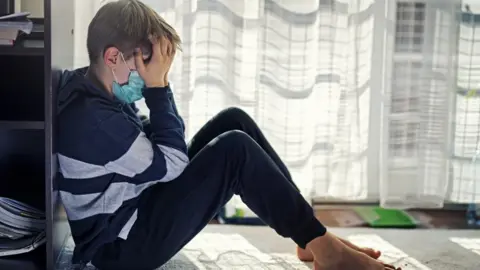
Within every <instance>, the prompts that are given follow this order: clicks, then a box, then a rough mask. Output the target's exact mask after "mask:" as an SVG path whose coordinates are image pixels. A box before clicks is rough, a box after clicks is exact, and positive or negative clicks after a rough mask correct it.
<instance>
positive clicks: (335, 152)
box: [75, 0, 480, 208]
mask: <svg viewBox="0 0 480 270" xmlns="http://www.w3.org/2000/svg"><path fill="white" fill-rule="evenodd" d="M103 2H105V1H100V0H89V1H80V0H77V5H78V7H77V10H79V12H82V15H81V16H76V17H77V18H80V17H81V21H80V19H77V23H76V29H75V32H76V36H75V37H76V44H75V45H76V49H75V60H76V61H75V63H76V65H77V66H82V65H87V64H88V57H87V55H86V52H85V49H84V47H85V38H86V29H87V24H86V23H85V22H86V21H89V20H90V19H91V18H92V17H93V14H94V12H95V11H96V10H97V9H98V8H99V7H100V6H101V4H102V3H103ZM143 2H145V3H147V4H149V5H150V6H152V7H153V8H154V9H155V10H156V11H157V12H159V14H160V15H161V16H162V17H164V18H165V19H166V20H167V21H168V22H169V23H170V24H172V25H173V26H174V27H175V29H177V31H178V32H179V33H180V35H181V37H182V38H183V52H181V53H179V54H178V55H177V57H176V59H175V63H174V65H173V68H172V69H173V70H172V71H171V77H170V79H171V81H172V84H173V88H174V94H175V97H176V102H177V105H178V107H179V111H180V113H181V115H182V116H183V117H184V120H185V122H186V127H187V137H188V138H189V139H190V138H191V137H192V136H193V135H194V134H195V132H196V131H197V130H198V129H199V128H200V127H201V126H202V125H203V124H204V123H205V122H206V121H208V119H210V118H211V117H212V116H214V115H215V114H216V113H218V112H219V111H220V110H222V109H224V108H226V107H230V106H237V107H240V108H242V109H244V110H245V111H246V112H248V113H249V114H250V115H251V116H252V117H253V118H254V119H255V120H256V121H257V123H258V124H259V125H260V127H261V128H262V130H263V131H264V133H265V135H266V136H267V138H268V139H269V140H270V141H271V143H272V145H273V146H274V148H275V149H276V150H277V151H278V153H279V155H280V156H281V157H282V158H283V159H284V160H285V162H286V163H287V165H288V167H289V168H290V170H291V171H292V175H293V178H294V180H295V181H296V183H297V184H298V185H299V187H300V189H301V191H302V193H303V194H304V195H305V196H306V197H308V198H316V199H321V200H351V201H366V200H367V201H378V200H380V202H381V203H382V205H384V206H388V207H398V208H408V207H441V206H442V205H443V202H444V200H445V199H448V200H453V201H456V202H465V201H472V200H477V201H479V202H480V184H478V185H477V190H474V189H473V187H474V183H475V182H478V181H479V178H480V177H478V176H477V179H474V176H473V175H472V174H471V171H472V170H470V169H469V167H471V164H470V163H469V160H471V157H472V153H473V151H474V150H475V146H476V145H475V144H474V143H473V141H474V140H475V139H474V138H478V136H479V135H478V134H479V132H480V130H478V129H473V130H470V129H472V128H474V126H477V125H476V124H477V123H478V122H479V117H478V115H479V114H480V105H479V104H480V103H479V101H478V98H473V99H471V100H470V101H468V102H467V101H465V100H464V98H463V96H462V95H461V93H459V94H457V95H456V94H454V92H455V91H454V89H455V88H456V84H457V83H458V85H459V86H460V88H462V87H464V88H465V89H467V88H469V87H476V85H475V86H473V84H474V83H476V81H475V75H474V74H473V71H464V69H465V70H470V69H471V68H472V67H473V66H474V64H472V62H471V61H470V62H469V59H475V57H474V54H475V51H474V50H473V49H472V48H473V45H472V41H469V42H470V43H468V42H466V41H463V43H462V41H461V40H462V39H469V38H470V39H472V35H473V34H472V31H474V30H473V29H474V27H472V24H467V23H463V24H460V30H459V23H458V21H457V15H456V14H458V11H459V9H460V0H438V1H428V2H427V3H426V4H425V2H422V1H417V2H412V1H408V3H406V2H402V1H394V0H392V1H376V0H170V1H158V0H143ZM397 2H398V3H397ZM459 31H460V34H459ZM459 35H460V43H459V44H457V42H456V40H458V36H459ZM457 47H459V48H458V49H459V50H460V56H459V57H458V61H459V65H458V77H457V70H456V69H457V68H456V67H457V56H456V54H457ZM464 51H467V52H465V53H464ZM468 72H470V73H468ZM467 77H468V79H466V78H467ZM452 89H453V91H452ZM459 91H460V90H459ZM460 92H461V91H460ZM467 103H468V105H467ZM138 105H139V107H140V108H141V110H142V111H144V112H147V111H148V110H147V108H146V106H145V104H144V103H142V102H140V103H139V104H138ZM465 106H467V107H468V109H466V108H465ZM465 111H468V114H467V113H466V112H465ZM460 112H463V113H460ZM467 126H468V128H469V130H468V131H467V130H466V128H467ZM462 132H463V133H462ZM467 133H468V135H467ZM474 133H476V134H475V135H474ZM462 138H463V139H462ZM466 141H468V143H467V142H466ZM452 153H453V154H452ZM452 155H453V158H452ZM467 171H469V172H467ZM474 180H475V181H474Z"/></svg>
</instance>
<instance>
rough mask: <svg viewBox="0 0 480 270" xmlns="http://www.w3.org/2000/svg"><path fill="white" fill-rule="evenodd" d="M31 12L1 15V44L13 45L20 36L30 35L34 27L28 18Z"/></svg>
mask: <svg viewBox="0 0 480 270" xmlns="http://www.w3.org/2000/svg"><path fill="white" fill-rule="evenodd" d="M29 15H30V13H28V12H21V13H14V14H9V15H6V16H1V17H0V45H1V46H13V45H15V41H16V40H17V38H18V37H19V36H22V35H29V34H30V33H32V30H33V29H34V25H33V22H32V21H31V20H29V19H28V16H29Z"/></svg>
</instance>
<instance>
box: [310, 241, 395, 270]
mask: <svg viewBox="0 0 480 270" xmlns="http://www.w3.org/2000/svg"><path fill="white" fill-rule="evenodd" d="M307 250H309V251H311V252H312V254H313V257H314V260H315V269H317V270H343V269H355V270H387V269H388V270H395V269H396V268H395V267H393V266H391V265H386V264H383V263H381V262H379V261H377V260H376V259H374V258H372V257H370V256H368V255H366V254H365V253H362V252H359V251H357V250H354V249H352V248H350V247H348V246H347V245H346V244H344V243H343V242H342V241H340V240H339V239H338V238H337V237H335V236H334V235H332V234H330V233H327V234H325V235H324V236H322V237H318V238H316V239H314V240H313V241H311V242H310V243H308V245H307Z"/></svg>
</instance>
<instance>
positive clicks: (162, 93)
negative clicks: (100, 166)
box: [97, 87, 189, 184]
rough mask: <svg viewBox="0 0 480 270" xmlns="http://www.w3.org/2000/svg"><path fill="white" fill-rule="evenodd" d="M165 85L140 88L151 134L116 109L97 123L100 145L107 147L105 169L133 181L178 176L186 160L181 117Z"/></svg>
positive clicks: (159, 179)
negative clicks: (175, 110)
mask: <svg viewBox="0 0 480 270" xmlns="http://www.w3.org/2000/svg"><path fill="white" fill-rule="evenodd" d="M166 88H167V87H165V88H149V89H145V90H144V96H145V100H146V103H147V106H148V107H149V109H150V128H151V135H150V136H149V137H147V135H146V134H145V132H144V131H142V130H141V129H140V128H138V127H137V126H136V125H134V124H132V123H131V122H130V120H128V119H126V118H125V117H124V116H123V114H122V113H120V112H112V113H110V114H109V116H108V117H107V118H104V119H103V120H101V122H100V123H99V126H98V127H99V129H100V130H101V132H102V133H104V134H105V135H106V136H98V137H97V138H99V137H100V138H101V137H104V138H105V139H106V140H105V142H104V143H103V145H102V148H105V147H106V146H107V145H110V147H108V148H109V149H110V150H106V149H105V151H107V152H109V154H108V155H109V156H110V158H109V162H108V163H107V165H105V168H107V169H108V170H110V171H111V172H114V173H117V174H121V175H124V176H128V177H131V178H133V181H134V182H135V183H137V184H140V183H145V182H151V181H156V182H168V181H171V180H173V179H175V178H176V177H178V176H179V175H180V174H181V173H182V172H183V170H184V169H185V167H186V166H187V164H188V162H189V160H188V156H187V146H186V142H185V136H184V132H183V125H182V122H181V120H179V119H178V117H177V116H176V114H175V112H174V110H173V107H172V105H171V103H170V100H169V98H168V94H167V89H166Z"/></svg>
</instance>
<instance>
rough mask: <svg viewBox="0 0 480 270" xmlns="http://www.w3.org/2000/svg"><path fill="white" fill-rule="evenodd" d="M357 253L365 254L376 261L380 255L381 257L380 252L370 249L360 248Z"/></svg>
mask: <svg viewBox="0 0 480 270" xmlns="http://www.w3.org/2000/svg"><path fill="white" fill-rule="evenodd" d="M359 251H360V252H363V253H365V254H367V255H368V256H370V257H372V258H374V259H378V258H379V257H380V255H382V253H381V252H380V251H378V250H374V249H372V248H361V249H360V250H359Z"/></svg>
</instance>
